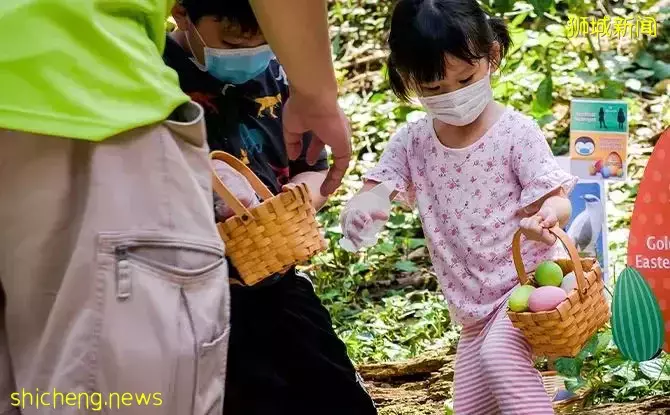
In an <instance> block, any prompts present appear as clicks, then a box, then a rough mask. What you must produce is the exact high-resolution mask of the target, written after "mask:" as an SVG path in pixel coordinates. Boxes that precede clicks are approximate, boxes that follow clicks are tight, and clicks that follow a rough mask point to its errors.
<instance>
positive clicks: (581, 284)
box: [512, 226, 588, 296]
mask: <svg viewBox="0 0 670 415" xmlns="http://www.w3.org/2000/svg"><path fill="white" fill-rule="evenodd" d="M549 232H551V233H552V234H554V235H555V236H556V237H557V238H558V239H559V240H560V241H561V243H562V244H563V246H565V249H567V250H568V254H569V255H570V259H571V260H572V266H573V267H574V271H575V277H576V278H577V287H578V288H579V295H580V296H581V295H583V294H585V293H586V290H587V289H588V286H587V285H586V278H584V269H583V268H582V261H581V258H580V257H579V253H578V252H577V248H576V247H575V245H574V244H573V243H572V241H571V240H570V237H569V236H568V235H567V234H566V233H565V232H564V231H563V229H561V228H560V227H558V226H554V227H553V228H551V229H549ZM512 258H513V259H514V266H515V267H516V274H517V276H518V277H519V281H520V282H521V285H523V284H526V283H528V274H526V268H525V267H524V265H523V258H522V257H521V229H519V230H518V231H516V233H515V234H514V239H513V240H512Z"/></svg>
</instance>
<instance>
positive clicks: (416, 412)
mask: <svg viewBox="0 0 670 415" xmlns="http://www.w3.org/2000/svg"><path fill="white" fill-rule="evenodd" d="M454 358H455V356H454V353H453V351H449V350H441V351H435V352H429V353H426V354H424V355H422V356H419V357H417V358H415V359H410V360H407V361H404V362H391V363H378V364H370V365H361V366H359V367H358V371H359V372H360V374H361V376H362V377H363V379H365V381H366V385H367V387H368V391H369V392H370V394H371V395H372V397H373V398H374V400H375V403H376V404H377V406H378V407H379V414H380V415H444V414H445V413H450V412H445V401H447V400H448V399H451V397H452V395H451V393H452V390H451V386H452V382H453V379H454ZM579 413H580V414H583V415H662V414H663V415H664V414H669V413H670V397H655V398H651V399H647V400H643V401H638V402H634V403H628V404H609V405H602V406H598V407H592V408H587V409H584V410H583V411H581V412H579ZM457 415H458V414H457Z"/></svg>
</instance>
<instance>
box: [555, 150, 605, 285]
mask: <svg viewBox="0 0 670 415" xmlns="http://www.w3.org/2000/svg"><path fill="white" fill-rule="evenodd" d="M556 161H557V162H558V165H559V166H560V167H561V168H562V169H563V170H565V171H570V158H568V157H556ZM569 198H570V203H572V216H571V217H570V221H569V222H568V225H567V226H566V228H565V231H566V232H567V234H568V236H570V238H571V239H572V241H573V242H574V243H575V246H576V247H577V251H578V252H579V255H580V256H583V257H592V258H597V259H598V262H599V263H600V266H601V268H602V269H603V279H604V280H605V281H606V282H607V281H608V279H609V271H608V270H609V258H608V255H607V209H606V208H607V191H606V189H605V183H604V182H603V181H602V180H587V179H579V182H577V185H576V186H575V188H574V189H573V191H572V193H570V196H569Z"/></svg>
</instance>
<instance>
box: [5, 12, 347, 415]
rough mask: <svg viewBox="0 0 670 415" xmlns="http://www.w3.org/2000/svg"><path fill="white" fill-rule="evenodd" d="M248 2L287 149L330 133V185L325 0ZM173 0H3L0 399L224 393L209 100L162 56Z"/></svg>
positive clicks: (112, 401)
mask: <svg viewBox="0 0 670 415" xmlns="http://www.w3.org/2000/svg"><path fill="white" fill-rule="evenodd" d="M222 1H225V0H222ZM250 1H251V4H252V6H253V7H254V10H255V12H256V14H257V16H258V18H259V22H260V24H261V27H262V28H263V31H264V33H265V36H266V38H267V39H268V40H269V43H270V44H271V46H272V47H273V49H274V50H275V53H276V54H277V56H278V57H279V59H280V60H282V63H283V65H284V67H285V68H286V71H287V73H288V76H289V77H290V78H291V80H292V98H291V102H290V105H287V107H285V111H284V115H285V117H286V121H285V122H284V124H285V128H287V129H288V131H287V132H286V133H285V134H284V135H285V137H287V140H289V141H290V142H289V143H288V145H289V149H292V148H293V149H294V150H295V149H296V148H299V146H300V144H301V143H299V142H298V141H296V140H295V137H299V136H301V135H302V132H304V131H306V130H312V131H313V132H314V133H315V134H314V137H315V138H316V140H313V146H314V148H313V153H314V154H317V153H318V152H319V150H320V149H319V148H318V146H319V145H321V146H323V145H324V144H328V145H330V146H331V148H332V150H333V159H334V166H333V168H332V169H331V172H330V174H329V179H328V180H327V182H326V183H325V185H324V187H323V188H322V192H323V193H324V194H325V193H328V192H332V191H334V190H335V189H336V188H337V186H338V185H339V183H340V181H341V178H342V175H343V174H344V171H345V169H346V166H347V163H348V160H349V156H350V153H351V144H350V142H349V130H348V124H347V121H346V118H345V117H344V116H343V114H342V111H341V109H340V108H339V107H338V105H337V102H336V97H337V84H336V82H335V77H334V73H333V70H332V62H331V61H330V50H329V43H328V33H327V27H326V22H327V21H326V15H325V11H326V6H325V4H326V3H325V1H324V0H322V1H315V0H282V1H278V0H250ZM172 2H173V1H172V0H67V1H56V0H0V51H1V52H0V182H1V183H2V190H1V192H0V229H2V231H1V232H0V368H2V369H1V370H0V414H3V415H5V414H10V413H19V409H20V412H21V413H22V414H24V415H32V414H39V413H44V411H45V406H47V407H49V408H54V409H47V411H49V410H52V411H54V412H57V413H60V414H75V413H80V412H81V411H82V410H85V411H86V410H88V411H91V410H94V411H95V410H99V409H100V408H99V405H103V406H105V405H106V404H107V405H111V406H116V408H117V409H118V408H120V407H123V408H124V413H128V414H131V415H133V414H147V413H148V414H151V413H154V414H168V413H169V414H173V413H174V414H180V415H181V414H198V415H200V414H205V413H216V412H219V411H220V410H221V408H222V405H221V404H222V400H223V389H224V388H223V385H224V380H225V378H224V372H225V368H224V367H223V365H224V362H225V361H226V346H227V336H228V308H229V306H228V281H227V275H226V271H225V270H226V266H225V265H224V263H223V262H224V260H223V256H224V255H223V248H224V247H223V244H222V243H221V241H220V239H219V238H218V235H217V232H216V229H215V227H214V224H213V219H214V218H213V211H212V208H211V206H212V197H211V179H210V172H209V162H208V160H207V152H208V149H207V147H206V144H205V143H206V140H205V137H204V128H203V124H202V123H203V121H202V119H203V118H202V109H201V108H199V107H198V106H197V105H196V104H192V103H191V102H190V101H189V100H188V99H187V97H186V96H184V95H183V94H182V93H181V92H180V89H179V86H178V85H177V76H176V74H174V73H173V72H172V71H171V70H170V69H167V68H166V67H165V66H164V65H163V62H162V58H161V54H162V49H163V42H164V39H165V36H164V33H163V31H164V26H163V24H164V20H165V17H166V16H167V13H168V11H169V9H170V7H171V6H172ZM305 22H309V24H306V23H305ZM315 142H316V144H314V143H315ZM318 142H320V144H319V143H318ZM17 391H18V393H16V392H17ZM46 391H49V392H50V393H51V394H50V395H43V394H44V392H46ZM54 392H55V393H54ZM82 392H89V393H90V392H102V393H103V395H102V396H101V397H100V398H101V399H100V400H96V396H93V395H89V396H88V399H86V396H84V399H82V395H81V394H80V393H82ZM142 392H144V393H148V394H152V396H153V400H152V401H151V402H149V403H148V404H146V403H145V404H144V405H142V404H141V403H139V402H135V403H133V402H127V399H126V398H123V402H121V401H120V399H121V397H122V396H126V395H124V394H125V393H142ZM70 393H73V394H79V395H76V396H77V403H76V404H72V399H71V397H72V396H75V395H68V394H70ZM106 394H112V395H106ZM68 396H69V397H68ZM38 401H39V402H38ZM96 402H97V403H96ZM38 403H39V405H38ZM105 403H106V404H105ZM40 405H41V406H40ZM55 408H58V409H55ZM84 408H86V409H84ZM96 408H97V409H96ZM12 411H14V412H12Z"/></svg>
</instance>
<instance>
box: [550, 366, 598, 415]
mask: <svg viewBox="0 0 670 415" xmlns="http://www.w3.org/2000/svg"><path fill="white" fill-rule="evenodd" d="M542 382H543V383H544V390H545V391H546V392H547V395H549V397H550V398H551V399H552V401H553V400H554V398H555V397H556V394H557V393H558V392H559V391H560V390H563V389H565V379H563V378H562V377H561V376H560V375H559V374H558V373H557V372H555V371H547V372H542ZM588 392H589V389H588V388H587V387H584V388H582V389H580V390H578V391H576V392H575V396H574V397H571V398H568V399H566V400H563V401H558V402H553V407H554V413H557V414H578V413H579V412H581V411H582V409H584V403H585V402H584V401H585V398H586V396H587V395H588Z"/></svg>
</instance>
